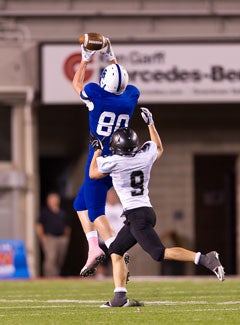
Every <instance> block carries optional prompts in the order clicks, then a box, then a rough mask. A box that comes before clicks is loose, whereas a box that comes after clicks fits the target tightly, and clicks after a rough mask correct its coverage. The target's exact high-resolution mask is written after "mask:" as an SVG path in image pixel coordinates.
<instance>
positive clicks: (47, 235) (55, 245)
mask: <svg viewBox="0 0 240 325" xmlns="http://www.w3.org/2000/svg"><path fill="white" fill-rule="evenodd" d="M60 205H61V198H60V195H59V194H58V193H56V192H51V193H49V194H48V195H47V197H46V206H44V207H43V208H42V210H41V214H40V216H39V218H38V221H37V224H36V232H37V235H38V238H39V240H40V243H41V246H42V250H43V253H44V262H43V275H44V276H46V277H51V276H59V275H61V268H62V266H63V263H64V261H65V257H66V253H67V248H68V243H69V238H70V234H71V227H70V221H69V219H68V216H67V214H66V212H65V211H64V210H63V209H61V207H60Z"/></svg>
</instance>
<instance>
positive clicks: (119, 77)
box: [116, 64, 122, 92]
mask: <svg viewBox="0 0 240 325" xmlns="http://www.w3.org/2000/svg"><path fill="white" fill-rule="evenodd" d="M116 66H117V71H118V86H117V92H119V90H120V89H121V85H122V73H121V69H120V67H119V64H116Z"/></svg>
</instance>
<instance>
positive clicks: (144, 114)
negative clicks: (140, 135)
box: [140, 107, 154, 125]
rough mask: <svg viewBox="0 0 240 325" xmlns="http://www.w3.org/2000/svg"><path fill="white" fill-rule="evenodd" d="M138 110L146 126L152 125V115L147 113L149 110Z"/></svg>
mask: <svg viewBox="0 0 240 325" xmlns="http://www.w3.org/2000/svg"><path fill="white" fill-rule="evenodd" d="M140 109H141V111H142V112H141V115H142V118H143V120H144V122H145V123H147V125H153V124H154V121H153V117H152V113H151V112H150V111H149V109H148V108H146V107H140Z"/></svg>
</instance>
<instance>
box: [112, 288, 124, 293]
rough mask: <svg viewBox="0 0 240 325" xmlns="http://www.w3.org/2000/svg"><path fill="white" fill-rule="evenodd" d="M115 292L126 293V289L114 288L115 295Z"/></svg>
mask: <svg viewBox="0 0 240 325" xmlns="http://www.w3.org/2000/svg"><path fill="white" fill-rule="evenodd" d="M115 292H127V289H126V288H124V287H116V288H115V289H114V293H115Z"/></svg>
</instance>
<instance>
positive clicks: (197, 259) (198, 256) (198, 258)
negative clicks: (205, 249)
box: [194, 252, 201, 264]
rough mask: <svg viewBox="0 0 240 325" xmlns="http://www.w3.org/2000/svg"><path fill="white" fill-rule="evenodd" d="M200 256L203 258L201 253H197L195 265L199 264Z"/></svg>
mask: <svg viewBox="0 0 240 325" xmlns="http://www.w3.org/2000/svg"><path fill="white" fill-rule="evenodd" d="M200 256H201V253H200V252H198V253H196V255H195V259H194V263H195V264H198V263H199V260H200Z"/></svg>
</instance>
